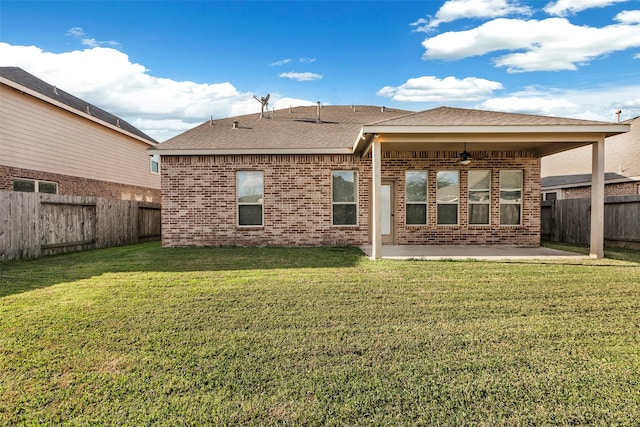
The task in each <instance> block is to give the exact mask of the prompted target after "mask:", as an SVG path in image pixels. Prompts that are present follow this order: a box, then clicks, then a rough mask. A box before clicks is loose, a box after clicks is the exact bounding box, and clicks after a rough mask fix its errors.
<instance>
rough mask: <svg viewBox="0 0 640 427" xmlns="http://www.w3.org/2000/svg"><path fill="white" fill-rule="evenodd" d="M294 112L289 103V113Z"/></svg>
mask: <svg viewBox="0 0 640 427" xmlns="http://www.w3.org/2000/svg"><path fill="white" fill-rule="evenodd" d="M291 113H293V110H292V109H291V105H289V114H291Z"/></svg>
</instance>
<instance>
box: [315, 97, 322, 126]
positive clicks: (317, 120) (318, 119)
mask: <svg viewBox="0 0 640 427" xmlns="http://www.w3.org/2000/svg"><path fill="white" fill-rule="evenodd" d="M321 107H322V104H320V101H318V115H317V117H316V123H322V120H320V108H321Z"/></svg>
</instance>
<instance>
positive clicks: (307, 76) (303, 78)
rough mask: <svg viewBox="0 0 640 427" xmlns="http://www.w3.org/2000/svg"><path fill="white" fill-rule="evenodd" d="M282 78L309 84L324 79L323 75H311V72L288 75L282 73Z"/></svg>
mask: <svg viewBox="0 0 640 427" xmlns="http://www.w3.org/2000/svg"><path fill="white" fill-rule="evenodd" d="M280 77H282V78H284V79H291V80H297V81H299V82H307V81H312V80H320V79H321V78H322V74H316V73H309V72H306V73H296V72H288V73H281V74H280Z"/></svg>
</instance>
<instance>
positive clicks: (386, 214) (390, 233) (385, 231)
mask: <svg viewBox="0 0 640 427" xmlns="http://www.w3.org/2000/svg"><path fill="white" fill-rule="evenodd" d="M394 211H395V203H394V185H393V182H391V181H383V182H382V218H381V219H382V224H381V225H382V243H383V244H386V245H393V244H394V234H395V233H394V232H395V226H394V225H395V222H394V219H395V212H394Z"/></svg>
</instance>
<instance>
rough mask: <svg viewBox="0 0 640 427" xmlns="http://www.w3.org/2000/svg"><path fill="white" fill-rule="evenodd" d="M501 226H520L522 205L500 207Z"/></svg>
mask: <svg viewBox="0 0 640 427" xmlns="http://www.w3.org/2000/svg"><path fill="white" fill-rule="evenodd" d="M500 224H501V225H520V205H517V204H513V205H512V204H509V205H500Z"/></svg>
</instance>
